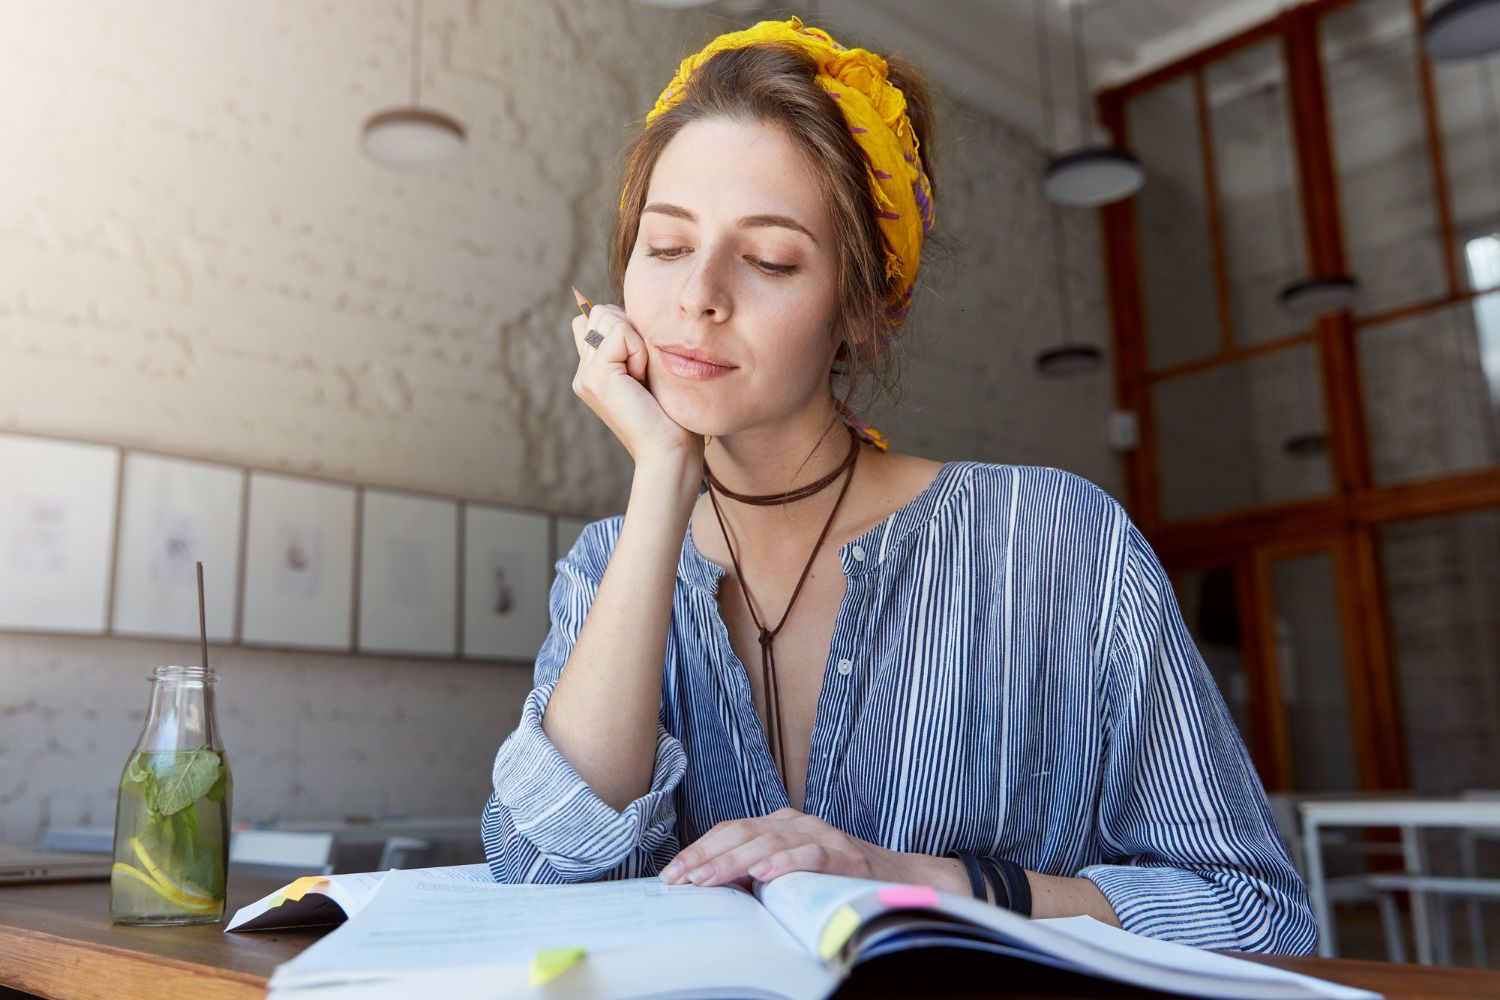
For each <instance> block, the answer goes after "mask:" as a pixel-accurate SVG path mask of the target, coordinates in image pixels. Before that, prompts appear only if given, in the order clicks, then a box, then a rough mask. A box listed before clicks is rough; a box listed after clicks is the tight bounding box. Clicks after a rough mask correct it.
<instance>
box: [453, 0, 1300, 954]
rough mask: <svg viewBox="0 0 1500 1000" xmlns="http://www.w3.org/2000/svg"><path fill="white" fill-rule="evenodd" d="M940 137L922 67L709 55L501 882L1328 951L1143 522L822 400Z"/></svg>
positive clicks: (737, 36)
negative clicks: (933, 136)
mask: <svg viewBox="0 0 1500 1000" xmlns="http://www.w3.org/2000/svg"><path fill="white" fill-rule="evenodd" d="M928 125H929V110H928V98H927V92H926V89H925V87H924V86H923V85H922V83H921V81H920V78H919V77H918V76H917V75H916V73H915V72H914V71H913V70H912V69H910V68H909V67H908V66H906V65H905V64H904V63H901V62H899V61H894V60H893V61H890V62H887V61H886V60H883V59H881V58H880V57H878V56H875V55H873V54H871V53H868V52H865V51H863V50H859V49H846V48H844V47H842V46H840V45H838V44H837V43H836V42H834V41H833V40H832V39H831V38H829V37H828V35H826V34H825V33H823V32H822V31H819V30H817V29H813V28H808V27H804V26H803V25H802V23H801V22H800V21H799V20H797V19H796V18H793V19H792V20H790V21H788V22H785V23H782V22H762V23H761V24H759V25H757V26H755V27H754V28H751V29H749V30H747V31H743V32H737V33H733V34H729V35H724V36H721V37H720V38H718V39H715V40H714V42H712V43H711V44H710V45H709V46H708V47H707V48H705V49H704V50H703V51H702V52H700V53H698V54H697V55H695V56H692V57H690V58H689V59H688V60H686V61H685V62H684V63H683V64H682V67H681V69H680V70H679V73H678V76H677V78H676V79H674V80H673V81H672V83H671V85H669V86H668V88H667V89H666V91H665V92H664V93H663V95H662V97H661V99H660V100H659V101H658V103H657V106H656V108H655V109H654V110H653V111H652V113H651V114H650V115H649V116H648V117H647V120H646V123H645V125H644V126H643V128H642V131H641V133H640V135H639V136H638V137H637V139H636V141H635V144H634V146H633V147H632V150H631V155H630V158H629V166H628V168H627V174H626V179H625V183H624V194H623V196H622V198H621V202H620V212H619V216H618V219H617V222H616V231H615V239H614V245H613V249H612V255H611V271H612V275H611V276H612V279H613V281H614V284H615V285H616V287H620V288H622V289H623V300H622V301H623V307H612V306H605V305H600V306H598V307H596V308H594V309H593V311H592V312H591V313H590V314H589V315H588V316H587V318H585V317H582V316H580V317H578V318H577V319H576V320H575V321H574V325H573V333H574V340H575V343H576V345H577V347H578V354H579V364H578V370H577V374H576V376H575V378H574V380H573V388H574V390H575V392H576V393H577V394H578V395H579V396H580V397H582V398H583V400H584V401H585V402H586V403H587V404H588V405H589V406H590V407H591V408H592V409H593V410H594V411H595V413H597V414H598V416H599V417H600V418H601V419H602V420H603V421H604V422H605V423H606V424H607V425H608V426H609V428H610V429H611V431H613V432H614V434H615V435H616V436H617V437H618V438H619V439H620V441H621V442H622V443H623V444H624V446H625V447H626V448H627V449H628V450H629V452H630V454H631V456H632V458H633V459H634V462H635V474H634V478H633V480H632V483H631V491H630V499H629V502H628V505H627V508H626V512H625V514H624V515H623V517H615V518H610V519H608V520H604V521H599V522H596V523H594V524H592V525H590V526H589V527H588V528H587V529H586V530H585V531H584V533H583V534H582V536H581V537H580V538H579V539H578V542H577V544H576V545H575V546H574V547H573V549H572V551H571V552H570V553H569V554H568V555H567V556H566V558H564V559H563V560H561V562H560V563H559V564H558V570H559V576H558V579H557V581H556V582H555V584H554V586H553V589H552V596H551V611H552V630H551V633H550V635H549V636H548V638H547V641H546V643H545V644H544V645H543V647H542V649H541V652H540V655H539V657H538V659H537V663H536V688H535V690H534V691H533V692H532V693H531V695H530V697H529V698H528V699H527V701H526V703H525V707H524V709H523V713H522V718H521V722H520V725H519V726H518V728H517V729H516V731H515V733H513V734H512V735H511V736H510V737H509V738H508V739H507V740H506V741H505V743H504V745H503V746H502V747H501V748H500V752H499V755H498V757H497V759H496V762H495V768H494V788H495V791H494V794H493V795H492V796H491V798H490V801H489V803H488V806H487V807H486V810H485V814H484V822H483V832H484V840H485V846H486V851H487V855H488V858H489V863H490V867H491V870H492V871H493V873H494V875H495V878H496V879H497V880H500V881H506V882H564V881H584V880H592V879H604V878H621V877H634V876H644V875H652V874H659V875H660V876H661V877H662V878H663V879H665V880H666V881H668V882H686V881H691V882H694V883H697V884H700V885H717V884H723V883H727V882H733V881H741V882H743V881H745V880H748V879H751V878H759V879H763V880H770V879H774V878H776V877H777V876H779V875H781V874H784V873H786V872H788V871H795V870H808V871H821V872H829V873H833V874H839V875H852V876H859V877H865V878H877V879H884V880H890V881H900V882H913V883H925V884H929V885H932V886H935V887H938V888H941V889H946V890H951V891H954V892H965V893H967V892H972V893H974V894H975V895H976V896H981V897H983V898H988V899H991V900H993V901H995V902H996V903H997V904H998V905H1005V906H1009V907H1011V908H1013V909H1016V910H1018V911H1020V912H1023V913H1028V914H1030V915H1033V916H1039V917H1040V916H1063V915H1074V914H1088V915H1091V916H1093V917H1096V918H1098V919H1100V920H1104V921H1108V922H1110V923H1114V924H1117V925H1123V926H1124V927H1126V928H1127V929H1130V930H1133V931H1137V932H1140V933H1144V934H1149V935H1155V936H1159V937H1162V938H1168V939H1173V940H1177V941H1182V942H1186V943H1190V944H1196V945H1202V946H1206V947H1216V948H1241V949H1247V950H1260V951H1283V952H1294V953H1307V952H1310V951H1311V949H1312V946H1313V942H1314V940H1315V930H1314V925H1313V922H1312V918H1311V915H1310V913H1309V910H1308V907H1307V904H1306V896H1305V891H1304V889H1303V886H1302V883H1301V881H1300V880H1299V879H1298V877H1297V875H1296V873H1295V871H1294V870H1293V868H1292V866H1291V865H1290V864H1289V862H1288V860H1287V857H1286V854H1285V852H1284V851H1283V849H1282V846H1281V843H1280V841H1279V839H1278V837H1277V834H1276V831H1275V827H1274V825H1273V823H1272V820H1271V818H1270V813H1269V811H1268V809H1267V806H1266V801H1265V795H1264V793H1263V791H1262V790H1261V787H1260V785H1259V783H1258V781H1257V779H1256V777H1255V774H1254V771H1253V770H1252V768H1251V765H1250V762H1249V759H1248V756H1247V755H1246V753H1245V750H1244V746H1243V744H1242V743H1241V742H1240V740H1239V737H1238V735H1237V733H1236V731H1235V729H1234V726H1233V723H1232V722H1231V721H1230V718H1229V715H1228V713H1227V712H1226V710H1225V708H1224V704H1223V701H1222V699H1221V698H1220V696H1219V694H1218V693H1217V691H1216V690H1215V688H1214V686H1213V684H1212V681H1211V680H1210V679H1209V676H1208V674H1207V672H1206V670H1205V668H1204V666H1203V663H1202V660H1201V658H1200V657H1199V656H1198V654H1197V651H1196V650H1195V648H1194V647H1193V644H1192V641H1191V639H1190V638H1189V636H1188V634H1187V632H1186V630H1185V628H1184V626H1183V623H1182V620H1181V616H1180V614H1179V612H1178V610H1177V606H1176V604H1175V602H1174V600H1173V596H1172V590H1171V586H1170V583H1169V581H1168V580H1167V578H1166V576H1165V575H1164V574H1163V572H1162V570H1161V567H1160V565H1159V564H1158V562H1157V560H1156V558H1155V556H1154V554H1153V553H1152V552H1151V549H1150V548H1149V546H1148V545H1147V543H1146V542H1145V540H1144V539H1143V537H1142V536H1141V535H1140V533H1139V532H1138V531H1137V530H1136V529H1135V528H1134V527H1133V526H1132V524H1131V523H1130V520H1129V518H1128V517H1127V516H1126V514H1125V512H1124V511H1123V510H1122V509H1121V508H1120V507H1119V506H1118V505H1117V504H1116V503H1115V502H1114V501H1113V500H1111V499H1110V498H1109V497H1108V496H1107V495H1106V494H1105V493H1103V492H1102V491H1101V490H1099V489H1097V488H1096V487H1094V486H1092V485H1091V484H1089V483H1087V482H1086V481H1084V480H1082V479H1080V478H1078V477H1076V476H1072V475H1069V474H1067V473H1065V472H1061V471H1059V470H1056V469H1043V468H1034V467H1020V466H1008V465H990V464H983V463H977V462H949V463H946V464H941V465H940V464H938V463H936V462H931V461H927V460H925V459H921V458H916V457H913V456H907V455H900V454H896V453H894V452H891V451H889V450H887V449H886V447H885V442H884V440H883V438H881V436H880V435H879V433H878V432H876V431H873V430H872V429H870V428H868V427H865V426H864V425H863V424H861V423H860V422H859V421H858V419H857V418H855V417H854V416H853V413H852V412H851V411H849V410H848V409H847V408H846V407H845V406H844V405H843V402H842V401H841V400H840V399H839V398H838V396H837V395H836V392H837V391H838V390H839V389H840V388H842V389H843V390H844V392H843V395H844V397H845V398H846V399H847V396H848V393H849V392H851V391H852V386H853V385H854V384H856V383H857V382H858V381H859V380H860V379H861V378H862V377H869V376H871V375H874V376H877V377H878V376H881V375H882V374H883V373H884V372H885V371H886V367H885V366H886V363H887V361H888V359H889V346H890V340H891V339H892V337H893V336H894V335H895V333H896V332H897V330H898V329H899V327H900V324H901V320H902V318H903V317H904V315H905V314H906V311H907V309H908V308H909V307H910V303H911V294H912V289H913V285H914V281H915V278H916V274H917V269H918V264H919V262H920V252H921V247H922V242H923V240H924V238H925V237H926V236H927V234H928V232H929V231H930V229H931V226H932V219H933V205H932V197H933V194H932V186H931V182H930V178H929V173H928V172H929V170H930V166H931V164H930V157H927V156H926V155H925V150H926V149H927V145H926V139H927V133H928ZM846 420H847V424H846ZM705 480H706V481H707V483H708V488H707V489H706V490H704V491H703V492H701V493H700V486H701V485H702V484H703V483H704V481H705Z"/></svg>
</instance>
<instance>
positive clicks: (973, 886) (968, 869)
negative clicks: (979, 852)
mask: <svg viewBox="0 0 1500 1000" xmlns="http://www.w3.org/2000/svg"><path fill="white" fill-rule="evenodd" d="M948 857H950V858H957V859H958V860H959V861H962V862H963V866H964V872H965V873H967V874H968V876H969V891H970V892H972V893H973V894H974V898H975V899H988V898H989V893H987V892H985V891H984V877H983V876H982V875H980V874H979V859H978V858H976V857H975V856H974V852H973V851H952V852H950V853H949V854H948Z"/></svg>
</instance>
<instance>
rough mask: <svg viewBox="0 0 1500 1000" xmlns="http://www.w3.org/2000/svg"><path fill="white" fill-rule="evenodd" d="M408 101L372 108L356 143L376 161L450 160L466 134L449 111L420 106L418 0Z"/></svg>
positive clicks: (426, 163)
mask: <svg viewBox="0 0 1500 1000" xmlns="http://www.w3.org/2000/svg"><path fill="white" fill-rule="evenodd" d="M411 66H412V70H411V103H410V104H408V105H406V106H404V107H396V108H388V109H386V110H384V111H379V112H376V113H375V114H373V115H371V116H370V119H369V120H368V121H366V122H365V127H364V130H363V131H362V133H361V135H360V145H361V146H362V147H363V148H364V151H365V154H366V155H367V156H369V157H370V158H371V159H372V160H374V161H376V162H377V163H381V164H384V165H385V166H388V167H398V168H402V169H421V168H424V167H437V166H443V165H445V164H448V163H453V162H455V161H456V160H458V159H459V157H461V156H462V155H463V151H464V145H465V143H466V142H467V139H468V136H467V134H466V133H465V132H464V127H463V125H461V124H459V122H458V120H457V119H455V118H453V117H452V116H451V115H446V114H444V113H443V112H441V111H435V110H433V109H431V108H424V107H422V106H421V103H422V102H421V97H422V0H415V4H414V9H413V11H412V28H411Z"/></svg>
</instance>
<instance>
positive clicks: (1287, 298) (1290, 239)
mask: <svg viewBox="0 0 1500 1000" xmlns="http://www.w3.org/2000/svg"><path fill="white" fill-rule="evenodd" d="M1278 103H1279V97H1278V90H1277V87H1276V85H1275V84H1274V83H1273V84H1269V85H1267V87H1266V89H1265V134H1266V142H1267V144H1268V145H1269V148H1270V151H1271V186H1272V191H1273V194H1274V195H1275V197H1276V228H1277V229H1278V230H1279V231H1280V236H1281V246H1282V250H1283V252H1284V254H1285V256H1286V259H1287V260H1288V261H1294V260H1296V259H1297V252H1296V250H1295V249H1294V247H1295V239H1296V237H1295V235H1294V233H1293V230H1294V229H1295V226H1294V225H1293V223H1292V218H1291V206H1290V205H1288V204H1287V199H1288V198H1290V197H1291V194H1292V181H1291V178H1290V177H1288V176H1287V174H1286V173H1285V172H1284V171H1283V170H1282V167H1283V166H1284V165H1285V163H1286V161H1287V159H1288V157H1287V150H1286V147H1285V146H1284V145H1283V144H1282V142H1281V127H1280V122H1279V120H1278V119H1279V109H1278ZM1358 295H1359V282H1358V281H1357V280H1355V278H1354V277H1353V276H1351V275H1347V274H1319V275H1304V276H1301V277H1297V278H1293V279H1292V280H1291V281H1289V282H1287V283H1286V284H1285V285H1282V286H1281V290H1280V291H1278V292H1277V293H1276V301H1277V302H1278V303H1279V304H1280V305H1281V308H1282V309H1284V310H1286V311H1287V312H1288V313H1291V314H1292V315H1293V316H1296V317H1299V318H1302V319H1314V318H1316V317H1318V316H1322V315H1325V314H1327V313H1335V312H1343V311H1344V310H1345V309H1349V308H1351V307H1352V306H1353V305H1354V302H1355V300H1356V298H1357V297H1358Z"/></svg>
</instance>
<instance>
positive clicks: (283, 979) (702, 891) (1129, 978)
mask: <svg viewBox="0 0 1500 1000" xmlns="http://www.w3.org/2000/svg"><path fill="white" fill-rule="evenodd" d="M488 879H489V876H488V874H487V872H486V871H485V869H484V866H482V865H472V866H467V867H463V868H449V869H428V870H425V871H393V872H388V873H385V874H384V875H383V876H380V875H365V876H348V875H344V876H330V877H329V878H328V879H327V881H326V883H325V884H321V885H316V886H311V887H310V888H311V889H312V890H313V891H311V892H308V891H300V892H299V891H298V890H296V889H294V888H293V887H288V889H289V890H291V892H290V893H289V892H288V891H287V890H283V893H282V895H284V896H285V897H286V901H285V902H283V903H281V904H280V905H271V904H272V903H274V900H275V895H273V896H272V897H267V900H262V901H261V902H260V903H256V904H252V905H251V906H248V907H245V908H244V909H242V910H241V911H240V912H239V913H237V914H236V915H235V917H234V919H233V920H232V921H231V922H230V927H229V929H239V930H248V929H252V928H255V927H266V926H272V924H276V925H278V926H279V925H282V924H284V923H285V922H286V919H287V918H290V919H292V920H293V921H295V922H300V921H298V920H297V913H298V911H299V910H305V914H306V915H309V916H310V915H312V914H314V913H315V912H317V910H316V907H317V905H318V904H317V902H316V900H319V899H321V900H326V901H328V902H329V906H333V905H334V900H335V898H336V897H338V903H337V905H338V906H339V907H341V908H343V909H346V910H348V911H349V912H350V913H351V916H352V919H350V920H349V921H348V923H346V924H345V925H344V926H342V927H340V928H338V929H337V930H335V931H334V932H333V933H331V934H329V935H328V936H327V937H324V938H323V939H321V940H320V941H318V942H316V943H314V944H313V945H312V946H311V947H309V948H308V949H307V950H306V951H304V952H303V953H302V954H301V955H299V956H297V957H296V958H295V959H293V960H292V961H290V962H287V963H286V964H284V965H282V966H280V967H278V968H277V969H276V972H275V974H274V975H273V976H272V977H271V995H272V996H273V997H282V998H308V1000H334V998H343V997H354V996H358V997H364V998H372V1000H373V998H379V997H384V996H390V997H393V998H394V997H406V996H411V995H413V994H412V990H413V989H416V988H418V987H420V988H421V989H422V990H423V991H424V992H428V991H431V990H440V991H441V992H442V994H443V996H444V1000H458V998H461V997H466V996H475V997H479V996H485V997H494V996H527V995H533V996H539V997H540V996H545V997H548V998H560V997H579V998H584V997H590V998H609V997H641V996H658V997H724V996H739V997H765V998H802V997H806V998H821V997H826V996H827V995H828V994H830V993H832V992H833V991H834V990H835V989H836V988H837V986H838V984H839V983H840V982H841V981H842V980H843V978H844V977H845V976H846V975H847V974H848V971H849V969H850V968H851V967H852V966H853V965H855V964H857V963H858V962H860V961H863V960H865V959H868V958H873V957H875V956H877V955H883V954H888V953H891V952H896V951H905V950H908V949H914V948H923V947H960V948H970V949H977V950H980V951H984V952H990V953H993V954H995V955H996V956H1001V957H1002V958H997V962H998V961H1003V960H1004V959H1017V958H1019V959H1024V960H1027V961H1031V962H1039V963H1042V964H1045V965H1050V966H1056V967H1058V968H1061V969H1067V970H1069V971H1072V972H1078V973H1082V974H1085V975H1091V976H1097V977H1100V978H1103V979H1111V980H1118V981H1120V982H1126V983H1132V984H1135V985H1138V986H1144V987H1148V988H1152V989H1158V990H1165V991H1168V992H1173V993H1179V994H1183V995H1187V996H1203V997H1220V998H1235V997H1243V998H1266V1000H1271V998H1287V1000H1292V998H1304V997H1306V998H1315V997H1326V998H1338V1000H1345V998H1347V1000H1356V998H1369V997H1374V996H1375V994H1371V993H1367V992H1365V991H1363V990H1356V989H1351V988H1349V987H1345V986H1340V985H1337V984H1334V983H1327V982H1323V981H1322V980H1318V979H1312V978H1309V977H1307V976H1300V975H1296V974H1295V973H1290V972H1285V971H1282V970H1280V969H1274V968H1271V967H1269V966H1264V965H1259V964H1257V963H1253V962H1247V961H1243V960H1241V959H1235V958H1231V957H1229V956H1227V955H1220V954H1216V953H1214V952H1208V951H1202V950H1199V949H1195V948H1188V947H1184V946H1182V945H1175V944H1168V943H1166V942H1162V941H1156V940H1153V939H1150V938H1144V937H1140V936H1138V935H1135V934H1131V933H1128V932H1126V931H1122V930H1119V929H1117V928H1113V927H1109V926H1106V925H1105V924H1102V923H1099V922H1098V921H1096V920H1092V919H1090V918H1088V917H1069V918H1064V919H1053V920H1028V919H1026V918H1024V917H1020V916H1017V915H1016V914H1014V913H1010V912H1008V911H1005V910H1001V909H997V908H996V907H993V906H990V905H987V904H985V903H981V902H979V901H977V900H973V899H969V898H965V897H961V896H956V895H952V894H950V893H945V892H937V891H934V890H933V889H930V888H928V887H926V886H911V885H896V884H891V883H883V882H870V881H865V880H863V879H851V878H841V877H838V876H833V875H815V874H808V873H802V872H798V873H793V874H790V875H783V876H782V877H780V878H778V879H776V880H775V881H773V882H769V883H763V884H757V886H756V891H755V892H754V893H750V892H747V891H745V890H742V889H738V888H734V887H727V886H726V887H716V888H703V887H699V886H692V885H667V884H665V883H663V882H662V881H661V880H659V879H656V878H644V879H631V880H627V881H618V882H597V883H589V884H585V885H561V886H559V885H497V884H495V883H493V882H490V881H489V880H488ZM296 885H297V884H296V883H294V884H293V886H296ZM292 895H297V896H299V897H300V898H299V899H292V898H291V896H292ZM309 899H312V900H314V901H313V902H307V901H308V900H309ZM276 910H280V911H284V912H283V913H282V917H283V920H282V921H281V922H277V921H276V920H275V918H269V914H270V913H272V912H273V911H276ZM329 915H330V913H329V911H328V910H324V912H323V916H324V917H325V918H326V917H327V916H329ZM268 918H269V920H270V922H263V921H266V920H267V919H268ZM933 975H934V985H935V987H936V986H938V985H940V983H941V969H940V968H939V967H935V968H934V970H933Z"/></svg>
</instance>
